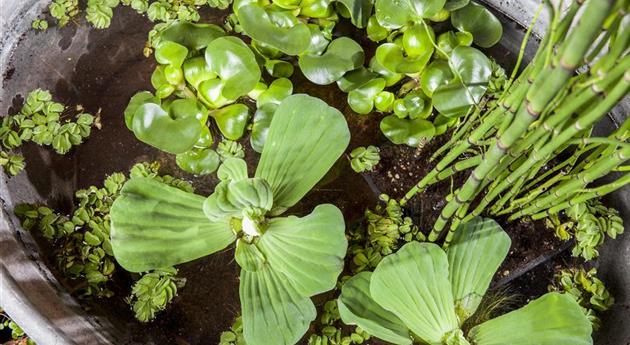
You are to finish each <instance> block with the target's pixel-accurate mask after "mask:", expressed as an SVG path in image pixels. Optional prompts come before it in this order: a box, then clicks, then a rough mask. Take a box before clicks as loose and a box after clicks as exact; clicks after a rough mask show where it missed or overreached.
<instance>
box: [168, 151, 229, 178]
mask: <svg viewBox="0 0 630 345" xmlns="http://www.w3.org/2000/svg"><path fill="white" fill-rule="evenodd" d="M175 161H176V162H177V166H179V167H180V168H181V169H182V170H184V171H186V172H189V173H191V174H195V175H208V174H211V173H213V172H215V171H216V170H217V168H219V165H220V164H221V158H219V155H218V154H217V153H216V152H215V151H214V150H212V149H209V148H204V149H192V150H190V151H186V152H184V153H180V154H178V155H177V157H176V160H175Z"/></svg>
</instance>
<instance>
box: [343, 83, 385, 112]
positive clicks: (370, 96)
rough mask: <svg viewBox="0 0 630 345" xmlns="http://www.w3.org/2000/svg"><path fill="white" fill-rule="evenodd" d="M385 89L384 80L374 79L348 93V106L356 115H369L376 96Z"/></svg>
mask: <svg viewBox="0 0 630 345" xmlns="http://www.w3.org/2000/svg"><path fill="white" fill-rule="evenodd" d="M383 89H385V79H383V78H376V79H373V80H370V81H368V82H367V83H365V84H363V85H362V86H360V87H358V88H356V89H354V90H352V91H350V93H348V104H349V105H350V108H352V110H354V111H355V112H356V113H358V114H369V113H370V112H372V109H374V102H375V101H376V96H378V94H379V93H380V92H381V91H383Z"/></svg>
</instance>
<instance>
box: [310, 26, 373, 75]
mask: <svg viewBox="0 0 630 345" xmlns="http://www.w3.org/2000/svg"><path fill="white" fill-rule="evenodd" d="M364 59H365V54H364V53H363V48H361V46H360V45H359V44H358V43H357V42H355V41H354V40H352V39H350V38H348V37H340V38H337V39H335V40H334V41H332V42H331V43H330V45H329V46H328V48H327V49H326V52H325V53H323V54H322V55H304V56H301V57H300V59H299V65H300V69H301V70H302V73H304V76H305V77H306V78H307V79H308V80H310V81H312V82H313V83H315V84H318V85H328V84H331V83H334V82H335V81H337V80H339V79H340V78H341V77H343V75H344V74H346V72H348V71H352V70H354V69H356V68H358V67H360V66H362V65H363V63H364Z"/></svg>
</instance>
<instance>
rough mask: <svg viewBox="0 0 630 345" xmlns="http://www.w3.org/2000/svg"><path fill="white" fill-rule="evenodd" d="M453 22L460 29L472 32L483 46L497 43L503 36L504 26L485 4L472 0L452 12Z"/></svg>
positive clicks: (476, 41)
mask: <svg viewBox="0 0 630 345" xmlns="http://www.w3.org/2000/svg"><path fill="white" fill-rule="evenodd" d="M451 23H452V24H453V26H454V27H456V28H457V30H459V31H463V32H470V33H471V34H472V37H473V42H475V44H476V45H478V46H480V47H482V48H490V47H492V46H493V45H495V44H497V43H498V42H499V41H500V40H501V36H503V26H502V25H501V22H500V21H499V19H497V17H495V16H494V14H492V12H490V10H488V9H487V8H486V7H485V6H483V5H479V4H476V3H475V2H473V1H471V2H470V3H469V4H468V5H466V6H464V7H462V8H460V9H458V10H457V11H454V12H453V13H452V14H451Z"/></svg>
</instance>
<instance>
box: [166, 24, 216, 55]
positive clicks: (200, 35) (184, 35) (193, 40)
mask: <svg viewBox="0 0 630 345" xmlns="http://www.w3.org/2000/svg"><path fill="white" fill-rule="evenodd" d="M223 36H225V31H224V30H223V29H221V27H219V26H217V25H213V24H195V23H190V22H180V21H175V22H173V23H172V24H169V26H168V27H167V28H166V29H164V31H162V32H161V33H160V40H161V41H171V42H176V43H179V44H181V45H183V46H185V47H186V48H188V49H190V50H201V49H203V48H205V47H207V46H208V44H210V42H212V41H214V40H215V39H217V38H219V37H223Z"/></svg>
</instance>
